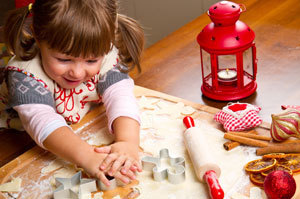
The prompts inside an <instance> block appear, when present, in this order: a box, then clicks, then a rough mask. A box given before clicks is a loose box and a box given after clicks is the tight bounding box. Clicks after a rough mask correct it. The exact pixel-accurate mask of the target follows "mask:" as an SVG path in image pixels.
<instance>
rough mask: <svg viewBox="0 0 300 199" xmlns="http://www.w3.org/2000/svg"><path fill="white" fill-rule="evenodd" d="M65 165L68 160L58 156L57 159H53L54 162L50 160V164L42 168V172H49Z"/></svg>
mask: <svg viewBox="0 0 300 199" xmlns="http://www.w3.org/2000/svg"><path fill="white" fill-rule="evenodd" d="M65 165H66V162H65V161H64V160H62V159H60V158H57V159H55V160H53V161H52V162H50V164H49V165H48V166H46V167H44V168H42V170H41V173H42V174H47V173H50V172H52V171H55V170H57V169H59V168H62V167H64V166H65Z"/></svg>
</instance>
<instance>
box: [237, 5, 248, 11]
mask: <svg viewBox="0 0 300 199" xmlns="http://www.w3.org/2000/svg"><path fill="white" fill-rule="evenodd" d="M239 6H240V10H241V13H242V12H246V10H247V9H246V6H245V5H244V4H239Z"/></svg>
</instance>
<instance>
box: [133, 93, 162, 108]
mask: <svg viewBox="0 0 300 199" xmlns="http://www.w3.org/2000/svg"><path fill="white" fill-rule="evenodd" d="M158 101H159V99H148V98H147V97H145V96H144V95H143V96H142V97H141V98H140V100H139V101H138V105H139V107H140V109H149V110H154V109H155V108H156V106H155V105H153V104H155V103H156V102H158Z"/></svg>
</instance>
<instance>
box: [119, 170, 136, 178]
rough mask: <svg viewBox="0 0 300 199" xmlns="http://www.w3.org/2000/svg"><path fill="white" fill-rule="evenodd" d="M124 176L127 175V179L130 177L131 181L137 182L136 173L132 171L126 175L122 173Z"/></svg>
mask: <svg viewBox="0 0 300 199" xmlns="http://www.w3.org/2000/svg"><path fill="white" fill-rule="evenodd" d="M121 173H122V170H121ZM122 174H123V175H126V176H127V177H129V178H130V179H131V180H135V179H136V174H135V172H133V171H131V170H128V171H127V172H126V174H125V173H122Z"/></svg>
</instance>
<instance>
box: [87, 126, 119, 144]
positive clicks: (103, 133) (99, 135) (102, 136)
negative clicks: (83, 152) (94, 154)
mask: <svg viewBox="0 0 300 199" xmlns="http://www.w3.org/2000/svg"><path fill="white" fill-rule="evenodd" d="M113 141H114V136H113V134H111V133H109V130H108V129H107V128H102V129H100V130H99V131H97V132H96V133H91V134H90V135H89V138H88V140H87V143H88V144H90V145H93V146H102V145H108V144H111V143H112V142H113Z"/></svg>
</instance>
